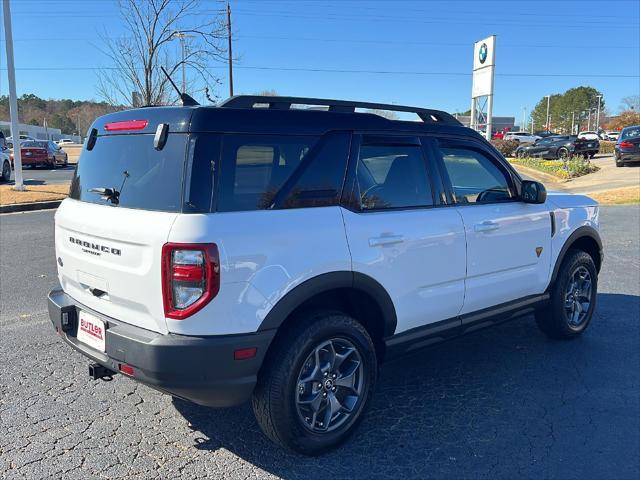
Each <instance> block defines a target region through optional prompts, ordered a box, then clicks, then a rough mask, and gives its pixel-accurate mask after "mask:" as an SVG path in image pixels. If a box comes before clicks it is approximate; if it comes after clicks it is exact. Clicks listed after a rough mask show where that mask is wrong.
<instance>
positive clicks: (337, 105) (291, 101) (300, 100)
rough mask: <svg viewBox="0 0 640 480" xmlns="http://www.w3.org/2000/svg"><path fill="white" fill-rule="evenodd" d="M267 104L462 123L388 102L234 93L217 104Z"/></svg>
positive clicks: (436, 112) (444, 114) (441, 114)
mask: <svg viewBox="0 0 640 480" xmlns="http://www.w3.org/2000/svg"><path fill="white" fill-rule="evenodd" d="M265 104H266V105H268V108H269V109H271V110H289V109H291V105H314V106H315V105H323V106H324V105H326V106H328V107H329V111H330V112H340V113H354V112H355V110H356V108H367V109H371V110H390V111H393V112H410V113H415V114H416V115H418V117H420V119H421V120H422V121H423V122H424V123H434V124H446V125H456V126H460V125H462V124H461V123H460V122H459V121H458V120H457V119H456V118H455V117H454V116H453V115H451V114H449V113H447V112H443V111H441V110H432V109H430V108H417V107H408V106H405V105H391V104H388V103H370V102H352V101H348V100H329V99H324V98H306V97H275V96H262V95H235V96H233V97H229V98H228V99H226V100H224V101H223V102H221V103H219V104H218V107H222V108H254V107H255V106H256V105H265Z"/></svg>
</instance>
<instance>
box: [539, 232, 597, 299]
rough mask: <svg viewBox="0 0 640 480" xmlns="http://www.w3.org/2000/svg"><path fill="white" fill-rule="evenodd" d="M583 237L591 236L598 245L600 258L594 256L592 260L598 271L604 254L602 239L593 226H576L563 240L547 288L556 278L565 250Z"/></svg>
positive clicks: (565, 253)
mask: <svg viewBox="0 0 640 480" xmlns="http://www.w3.org/2000/svg"><path fill="white" fill-rule="evenodd" d="M585 237H587V238H591V239H592V240H594V241H595V242H596V244H597V245H598V255H599V257H600V258H594V259H593V260H594V262H595V264H596V268H597V269H598V272H600V268H601V266H602V261H603V259H604V255H603V252H602V239H601V238H600V234H599V233H598V231H597V230H596V229H595V228H593V227H590V226H587V225H583V226H582V227H578V228H577V229H576V230H575V231H574V232H573V233H572V234H571V235H569V237H568V238H567V240H566V241H565V242H564V245H563V246H562V249H561V250H560V253H559V254H558V258H557V260H556V264H555V266H554V267H553V273H552V275H551V281H550V282H549V288H551V285H553V283H554V282H555V281H556V278H557V276H558V271H560V266H561V265H562V262H563V261H564V258H565V257H566V255H567V252H568V251H569V250H570V249H571V247H572V246H573V245H574V244H575V243H576V241H578V240H580V239H581V238H585Z"/></svg>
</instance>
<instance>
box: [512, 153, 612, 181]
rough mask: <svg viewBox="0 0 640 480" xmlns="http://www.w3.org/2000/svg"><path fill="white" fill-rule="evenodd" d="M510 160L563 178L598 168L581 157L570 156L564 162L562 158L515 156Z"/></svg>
mask: <svg viewBox="0 0 640 480" xmlns="http://www.w3.org/2000/svg"><path fill="white" fill-rule="evenodd" d="M510 162H511V163H513V164H516V165H523V166H525V167H529V168H533V169H535V170H540V171H541V172H546V173H550V174H551V175H555V176H556V177H559V178H565V179H567V178H576V177H581V176H583V175H587V174H589V173H593V172H597V171H598V170H599V169H598V167H597V166H595V165H594V164H593V163H591V162H590V161H589V159H585V158H582V157H572V158H570V159H568V160H567V161H566V162H565V161H563V160H542V159H540V158H531V157H525V158H515V159H513V160H510Z"/></svg>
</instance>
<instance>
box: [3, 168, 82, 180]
mask: <svg viewBox="0 0 640 480" xmlns="http://www.w3.org/2000/svg"><path fill="white" fill-rule="evenodd" d="M75 169H76V166H75V165H67V166H66V167H56V168H25V169H24V170H23V171H22V179H23V180H24V183H25V184H26V185H43V184H47V185H52V184H56V183H68V182H70V181H71V179H72V178H73V172H74V170H75ZM15 180H16V175H15V172H13V171H12V172H11V181H10V182H9V183H8V184H7V185H13V184H15Z"/></svg>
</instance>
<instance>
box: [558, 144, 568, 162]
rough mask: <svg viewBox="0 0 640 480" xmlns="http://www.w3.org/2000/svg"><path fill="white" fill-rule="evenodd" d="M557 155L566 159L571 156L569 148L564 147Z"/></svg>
mask: <svg viewBox="0 0 640 480" xmlns="http://www.w3.org/2000/svg"><path fill="white" fill-rule="evenodd" d="M556 156H557V157H558V159H559V160H564V159H565V158H569V150H567V149H566V148H564V147H562V148H559V149H558V152H557V154H556Z"/></svg>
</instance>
